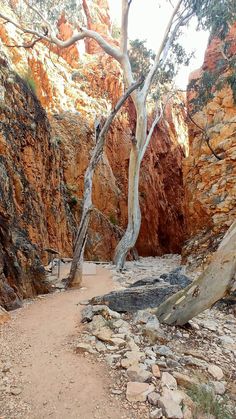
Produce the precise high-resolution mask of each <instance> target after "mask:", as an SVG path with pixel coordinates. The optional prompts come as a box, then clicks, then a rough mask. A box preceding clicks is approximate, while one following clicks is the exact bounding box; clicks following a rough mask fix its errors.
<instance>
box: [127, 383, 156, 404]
mask: <svg viewBox="0 0 236 419" xmlns="http://www.w3.org/2000/svg"><path fill="white" fill-rule="evenodd" d="M154 390H155V387H154V385H153V384H147V383H139V382H131V381H130V382H128V384H127V390H126V398H127V400H128V401H129V402H145V401H146V400H147V396H148V394H149V393H152V392H153V391H154Z"/></svg>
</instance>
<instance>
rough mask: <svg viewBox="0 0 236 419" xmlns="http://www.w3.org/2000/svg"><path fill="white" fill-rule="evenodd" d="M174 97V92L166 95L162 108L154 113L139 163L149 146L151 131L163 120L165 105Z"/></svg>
mask: <svg viewBox="0 0 236 419" xmlns="http://www.w3.org/2000/svg"><path fill="white" fill-rule="evenodd" d="M174 95H175V92H174V93H171V94H170V95H168V97H167V99H166V101H165V103H164V106H162V104H161V105H160V108H161V109H160V108H159V107H158V106H157V113H156V117H155V118H154V120H153V122H152V125H151V128H150V130H149V133H148V135H147V138H146V141H145V143H144V145H143V148H142V153H141V157H140V159H141V161H142V159H143V156H144V154H145V152H146V150H147V147H148V145H149V143H150V140H151V138H152V134H153V131H154V129H155V127H156V126H157V124H159V122H160V120H161V119H162V118H163V115H164V113H165V110H166V107H167V105H168V103H169V101H170V99H171V98H172V97H173V96H174Z"/></svg>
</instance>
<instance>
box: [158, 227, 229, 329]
mask: <svg viewBox="0 0 236 419" xmlns="http://www.w3.org/2000/svg"><path fill="white" fill-rule="evenodd" d="M235 289H236V221H235V222H234V223H233V224H232V225H231V227H230V228H229V230H228V231H227V233H226V234H225V236H224V238H223V240H222V242H221V244H220V246H219V248H218V250H217V251H216V253H215V254H214V257H213V260H212V262H211V263H210V265H209V266H208V268H207V269H206V270H205V271H204V272H203V273H202V274H201V275H200V276H199V278H197V279H196V280H195V281H193V282H192V284H190V285H189V286H187V287H186V288H185V289H184V290H181V291H179V292H178V293H177V294H174V295H173V296H171V297H170V298H168V299H167V300H165V301H164V302H163V303H162V304H161V305H160V306H159V307H158V309H157V310H156V312H155V314H156V315H157V317H158V318H159V320H160V321H161V322H162V323H167V324H170V325H174V324H175V325H183V324H185V323H187V322H188V321H189V320H190V319H192V318H193V317H194V316H196V315H197V314H199V313H201V312H202V311H204V310H206V309H207V308H209V307H211V306H212V305H213V304H214V303H215V302H216V301H218V300H220V299H221V298H223V297H226V296H227V295H229V294H231V293H232V292H233V291H235Z"/></svg>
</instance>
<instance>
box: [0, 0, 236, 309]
mask: <svg viewBox="0 0 236 419" xmlns="http://www.w3.org/2000/svg"><path fill="white" fill-rule="evenodd" d="M93 3H94V4H93V17H94V16H96V18H95V19H91V18H90V11H91V4H90V3H89V2H84V6H87V8H85V13H86V17H87V22H88V26H89V28H90V29H95V30H99V32H100V33H101V34H102V35H104V36H105V37H106V38H107V39H108V40H109V41H112V42H114V43H115V42H116V40H112V36H111V25H110V18H109V9H108V4H107V2H106V1H104V0H103V1H101V0H96V1H94V2H93ZM4 8H5V12H6V14H8V15H10V16H13V17H14V12H13V10H12V9H11V8H10V7H9V6H8V7H7V6H6V5H4ZM57 26H58V31H59V34H60V37H61V39H67V38H68V37H69V36H71V34H72V28H71V25H70V23H69V22H68V21H67V19H66V17H65V15H63V14H62V16H61V18H60V20H59V21H58V22H57ZM229 36H230V37H231V38H233V39H235V32H234V30H233V29H232V30H231V32H230V35H229ZM21 43H22V40H21V36H20V35H19V33H18V32H17V31H16V30H15V28H14V27H13V26H12V25H10V24H7V25H1V27H0V64H1V67H0V123H1V131H0V164H1V170H0V195H1V202H0V305H1V306H3V307H4V308H6V309H7V310H11V309H14V308H17V307H19V306H20V305H21V304H22V299H23V298H28V297H32V296H34V295H36V294H39V293H45V292H49V291H50V286H49V284H48V283H47V282H46V280H45V271H44V267H43V265H44V264H46V263H47V262H48V252H47V250H46V249H48V248H49V249H55V250H56V251H58V252H59V253H60V255H61V256H62V257H71V256H72V252H73V240H74V238H75V232H76V226H77V225H78V222H79V220H80V213H81V202H82V197H83V175H84V172H85V170H86V167H87V165H88V161H89V157H90V153H91V150H92V149H93V147H94V144H95V136H94V121H95V119H96V118H98V117H100V116H104V115H106V114H107V113H108V112H109V109H111V107H112V106H114V104H115V103H116V102H117V100H118V98H119V97H120V96H121V94H122V89H123V82H122V74H121V70H120V67H119V65H118V64H117V63H116V62H115V61H114V60H113V59H112V58H111V57H109V56H107V55H106V54H104V53H103V52H102V51H101V49H100V48H99V47H97V45H96V44H95V42H94V41H86V42H85V43H84V44H83V48H77V47H76V46H73V47H70V49H69V50H63V51H61V50H57V49H56V48H53V47H49V46H48V45H47V44H46V43H45V42H41V43H37V44H35V46H34V48H31V49H25V48H15V47H9V45H12V44H16V45H21ZM220 48H221V43H220V41H216V40H214V39H213V40H212V41H211V42H210V43H209V46H208V49H207V51H206V55H205V61H204V64H203V67H202V69H201V70H199V71H197V72H196V73H195V74H193V75H192V76H191V77H192V79H194V80H198V82H199V80H201V77H203V74H204V72H206V71H209V70H211V69H212V68H213V69H214V66H215V65H216V62H217V60H218V56H219V54H220ZM82 49H84V51H81V50H82ZM194 94H195V93H193V92H192V91H191V89H190V90H189V94H188V96H189V97H188V101H189V103H190V100H191V95H193V96H194ZM179 101H180V98H178V99H177V100H176V101H175V100H173V101H171V103H170V104H169V105H168V106H167V109H166V115H165V119H163V121H162V122H161V123H160V124H159V125H158V127H156V129H155V131H154V134H153V137H152V140H151V143H150V145H149V147H148V149H147V152H146V155H145V157H144V160H143V162H142V169H141V177H140V203H141V212H142V225H141V230H140V235H139V238H138V241H137V251H138V253H139V255H142V256H157V255H162V254H166V253H181V251H182V255H183V260H189V261H190V262H191V261H192V260H193V259H194V260H195V259H196V258H197V260H198V261H199V263H200V262H201V261H202V260H203V262H204V263H205V262H206V263H207V262H208V260H209V258H210V257H211V253H212V252H213V251H214V250H215V248H216V247H217V245H218V243H219V240H220V239H221V238H222V235H223V234H224V232H225V231H226V229H227V228H228V226H229V225H230V224H231V223H232V221H233V220H234V218H235V215H236V213H235V211H236V210H235V208H236V205H235V204H236V202H235V199H236V190H235V175H236V173H235V171H236V164H235V160H236V154H235V153H236V144H235V134H234V131H235V125H234V121H236V119H235V104H234V101H233V92H232V90H231V88H230V87H229V86H228V87H224V88H223V89H221V90H220V91H216V92H214V97H213V98H212V99H210V100H209V102H208V103H207V104H206V105H204V107H202V109H201V110H195V109H194V105H189V106H190V108H189V109H190V110H191V114H193V115H194V120H196V122H197V123H198V124H199V125H200V126H205V125H206V121H207V124H208V125H209V124H213V126H212V127H210V129H209V135H210V139H211V144H212V146H213V147H214V149H215V150H216V152H217V153H221V155H222V160H217V159H216V158H215V156H214V155H212V153H211V151H210V150H209V148H208V146H207V144H205V143H203V142H202V135H201V131H199V129H198V128H197V127H196V126H195V125H193V124H192V123H191V121H189V119H188V117H187V116H186V114H185V113H184V112H183V110H182V108H181V107H180V106H179ZM151 118H152V115H150V123H151ZM225 121H230V124H228V123H227V124H226V123H225ZM204 124H205V125H204ZM235 124H236V122H235ZM134 127H135V110H134V107H133V105H132V102H131V100H130V101H128V102H127V104H126V105H125V107H124V108H123V109H122V111H121V112H120V113H119V114H118V116H117V117H116V119H115V121H114V123H113V125H112V126H111V129H110V131H109V135H108V138H107V142H106V148H105V152H104V154H103V157H102V160H101V161H100V163H99V167H98V169H97V170H96V173H95V181H94V189H93V203H94V208H93V212H92V219H91V225H90V228H89V236H88V243H87V247H86V253H85V256H86V259H88V260H94V261H106V260H112V257H113V254H114V249H115V247H116V244H117V242H118V240H119V239H120V237H121V235H122V232H123V231H124V229H125V227H126V224H127V180H128V164H129V151H130V144H131V138H132V134H133V131H134ZM188 142H189V146H188ZM188 147H189V152H188ZM208 253H209V258H207V255H208Z"/></svg>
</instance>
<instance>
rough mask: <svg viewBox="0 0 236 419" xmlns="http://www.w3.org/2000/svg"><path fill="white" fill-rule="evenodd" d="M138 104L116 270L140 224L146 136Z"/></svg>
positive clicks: (121, 263) (116, 257) (141, 108)
mask: <svg viewBox="0 0 236 419" xmlns="http://www.w3.org/2000/svg"><path fill="white" fill-rule="evenodd" d="M138 105H139V106H136V111H137V126H136V137H135V138H134V139H133V140H132V148H131V152H130V161H129V184H128V226H127V229H126V232H125V234H124V236H123V237H122V239H121V240H120V242H119V243H118V245H117V247H116V250H115V255H114V264H115V265H116V268H117V270H121V269H122V268H123V267H124V263H125V260H126V256H127V253H128V252H129V251H130V250H131V249H132V248H133V247H134V246H135V243H136V241H137V238H138V235H139V231H140V226H141V212H140V206H139V174H140V165H141V161H142V154H143V147H144V144H145V140H146V138H147V115H146V109H145V107H144V105H143V106H142V104H141V102H140V103H139V104H138Z"/></svg>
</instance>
